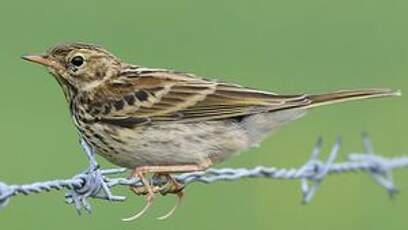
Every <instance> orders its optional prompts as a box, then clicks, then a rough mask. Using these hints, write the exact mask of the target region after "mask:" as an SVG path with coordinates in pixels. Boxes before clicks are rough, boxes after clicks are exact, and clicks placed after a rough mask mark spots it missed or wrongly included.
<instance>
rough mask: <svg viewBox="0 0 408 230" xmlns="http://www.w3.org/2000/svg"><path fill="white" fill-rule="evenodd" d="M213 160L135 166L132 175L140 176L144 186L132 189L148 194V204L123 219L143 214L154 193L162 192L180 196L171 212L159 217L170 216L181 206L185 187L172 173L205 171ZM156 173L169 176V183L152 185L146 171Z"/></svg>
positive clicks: (141, 193)
mask: <svg viewBox="0 0 408 230" xmlns="http://www.w3.org/2000/svg"><path fill="white" fill-rule="evenodd" d="M212 164H213V162H212V161H211V159H207V160H205V161H202V162H200V163H198V164H185V165H156V166H142V167H138V168H135V169H134V170H133V171H132V174H131V177H138V178H139V179H140V180H142V182H143V185H144V186H143V187H142V188H136V187H132V186H131V187H130V188H131V190H132V191H133V192H134V193H135V194H136V195H145V194H146V195H147V198H146V200H147V203H146V206H145V207H144V208H143V209H142V210H141V211H140V212H139V213H137V214H136V215H134V216H132V217H130V218H126V219H123V221H132V220H135V219H137V218H139V217H140V216H142V215H143V214H144V213H145V212H146V211H147V210H148V209H149V208H150V206H151V205H152V202H153V198H154V193H157V192H160V193H161V194H162V195H166V194H168V193H175V194H176V195H177V197H178V201H177V204H176V205H175V206H174V207H173V208H172V209H171V210H170V212H169V213H167V214H166V215H164V216H162V217H159V218H158V219H159V220H164V219H167V218H168V217H170V216H171V215H172V214H173V213H174V211H175V210H176V209H177V207H178V206H179V204H180V202H181V199H182V197H183V192H182V190H183V189H184V185H183V184H181V183H180V182H178V181H176V180H175V179H174V178H173V177H171V176H170V173H183V172H195V171H203V170H205V169H207V168H209V167H210V166H211V165H212ZM150 172H151V173H155V175H156V176H160V175H163V176H165V177H166V178H167V183H166V185H164V186H161V187H152V185H151V183H149V181H148V180H147V179H146V177H145V174H146V173H150Z"/></svg>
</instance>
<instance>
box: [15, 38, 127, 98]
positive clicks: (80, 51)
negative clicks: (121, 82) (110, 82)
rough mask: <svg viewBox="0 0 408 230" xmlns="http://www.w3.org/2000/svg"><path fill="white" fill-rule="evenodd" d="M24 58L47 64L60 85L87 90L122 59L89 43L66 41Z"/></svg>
mask: <svg viewBox="0 0 408 230" xmlns="http://www.w3.org/2000/svg"><path fill="white" fill-rule="evenodd" d="M22 58H23V59H25V60H28V61H31V62H34V63H38V64H41V65H43V66H45V67H47V68H48V70H49V71H50V72H51V74H52V75H54V76H55V77H56V79H57V80H58V82H59V83H60V84H61V86H62V87H72V88H73V89H74V90H77V91H86V90H89V89H92V88H93V87H95V86H98V85H99V84H100V83H101V82H103V81H104V80H106V79H109V78H111V77H113V76H116V75H117V74H118V72H119V71H120V67H121V61H120V60H119V59H118V58H117V57H115V56H114V55H113V54H111V53H110V52H108V51H107V50H105V49H103V48H101V47H99V46H96V45H90V44H84V43H69V44H62V45H58V46H56V47H54V48H51V49H50V50H49V51H48V52H47V53H46V54H42V55H25V56H22Z"/></svg>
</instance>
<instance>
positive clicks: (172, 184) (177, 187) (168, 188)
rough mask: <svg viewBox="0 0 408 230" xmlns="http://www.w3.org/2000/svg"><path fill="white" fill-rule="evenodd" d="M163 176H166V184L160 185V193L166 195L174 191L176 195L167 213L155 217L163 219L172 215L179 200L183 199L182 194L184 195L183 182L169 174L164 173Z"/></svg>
mask: <svg viewBox="0 0 408 230" xmlns="http://www.w3.org/2000/svg"><path fill="white" fill-rule="evenodd" d="M164 176H165V177H166V178H167V183H166V185H164V186H163V187H161V188H160V190H159V191H160V193H161V194H162V195H166V194H168V193H175V194H176V195H177V202H176V204H175V205H174V207H173V208H172V209H170V211H169V212H168V213H167V214H165V215H163V216H160V217H158V218H157V219H158V220H165V219H167V218H169V217H170V216H172V215H173V214H174V212H175V211H176V210H177V208H178V207H179V206H180V204H181V201H182V199H183V195H184V193H183V189H184V185H183V184H181V183H179V182H178V181H176V180H175V179H174V178H173V177H172V176H171V175H170V174H165V175H164Z"/></svg>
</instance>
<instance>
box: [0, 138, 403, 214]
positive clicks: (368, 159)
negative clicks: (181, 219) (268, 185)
mask: <svg viewBox="0 0 408 230" xmlns="http://www.w3.org/2000/svg"><path fill="white" fill-rule="evenodd" d="M340 145H341V141H340V139H338V140H337V141H336V143H335V144H334V145H333V147H332V149H331V151H330V154H329V156H328V158H327V159H326V160H325V161H322V160H319V156H320V154H321V152H322V139H321V138H319V140H318V141H317V143H316V145H315V146H314V148H313V151H312V154H311V157H310V159H309V160H308V161H307V162H306V163H305V164H304V165H303V166H302V167H300V168H275V167H263V166H258V167H255V168H252V169H247V168H237V169H231V168H224V169H208V170H206V171H203V172H193V173H184V174H179V175H177V176H175V179H176V181H177V182H179V183H181V184H183V185H185V186H186V185H188V184H191V183H205V184H210V183H213V182H217V181H236V180H239V179H243V178H268V179H285V180H300V181H301V191H302V194H303V202H304V203H308V202H310V201H311V200H312V198H313V196H314V195H315V193H316V191H317V190H318V188H319V187H320V185H321V183H322V181H323V179H324V178H325V177H326V176H328V175H333V174H339V173H346V172H368V173H370V174H371V176H372V177H373V179H374V181H375V182H376V183H377V184H379V185H380V186H382V187H384V188H385V189H386V191H387V192H388V193H389V195H390V196H394V195H395V194H396V193H397V191H398V190H397V189H396V187H395V184H394V180H393V176H392V170H393V169H396V168H405V167H408V156H406V155H405V156H400V157H393V158H385V157H382V156H379V155H376V154H375V152H374V149H373V146H372V143H371V141H370V139H369V137H368V136H367V135H363V147H364V152H363V153H351V154H348V158H347V160H346V161H344V162H335V161H336V159H337V156H338V152H339V150H340ZM81 146H82V147H83V149H84V152H85V153H86V154H87V157H88V159H89V163H90V166H89V168H88V169H87V170H85V171H84V172H81V173H79V174H77V175H75V176H74V177H72V178H70V179H65V180H60V179H57V180H51V181H44V182H36V183H31V184H23V185H7V184H6V183H3V182H0V209H2V208H4V207H5V206H6V205H7V204H8V202H9V201H10V199H11V198H12V197H14V196H17V195H30V194H34V193H41V192H50V191H52V190H62V189H65V190H67V193H66V195H65V199H66V201H67V202H68V203H69V204H73V206H74V207H75V209H76V210H77V211H78V213H81V210H85V211H87V212H89V213H91V211H92V209H91V205H90V203H89V200H90V198H97V199H103V200H108V201H124V200H125V199H126V197H125V196H116V195H113V194H112V191H111V188H113V187H115V186H134V187H139V188H141V187H143V183H142V181H141V180H139V179H138V178H123V177H111V176H114V175H118V174H121V173H123V172H125V171H126V169H125V168H115V169H100V168H99V165H98V163H97V162H96V160H95V157H94V151H93V150H92V149H91V148H90V147H89V145H88V144H87V143H86V142H85V141H84V140H81ZM167 180H168V179H166V178H161V177H154V178H152V179H151V183H152V185H153V186H158V187H160V186H163V185H166V184H167V182H168V181H167ZM162 194H163V195H165V194H166V191H164V192H162Z"/></svg>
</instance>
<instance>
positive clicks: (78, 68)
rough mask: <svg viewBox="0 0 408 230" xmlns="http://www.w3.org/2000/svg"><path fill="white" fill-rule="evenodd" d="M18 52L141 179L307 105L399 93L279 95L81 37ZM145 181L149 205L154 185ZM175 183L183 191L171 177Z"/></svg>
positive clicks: (232, 148) (233, 143)
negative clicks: (130, 60)
mask: <svg viewBox="0 0 408 230" xmlns="http://www.w3.org/2000/svg"><path fill="white" fill-rule="evenodd" d="M23 58H24V59H26V60H29V61H33V62H36V63H39V64H42V65H45V66H47V67H48V70H49V71H50V72H51V73H52V75H54V76H55V78H56V79H57V81H58V83H59V84H60V85H61V87H62V89H63V92H64V95H65V98H66V100H67V102H68V103H69V105H70V111H71V115H72V117H73V120H74V122H75V125H76V127H77V129H78V131H79V134H80V136H81V137H82V138H84V139H85V140H86V141H87V142H88V143H89V144H90V145H91V146H92V147H93V148H95V150H96V152H97V153H98V154H100V155H101V156H103V157H105V158H106V159H107V160H109V161H111V162H112V163H114V164H116V165H120V166H124V167H127V168H130V169H134V171H133V173H132V175H133V176H139V177H141V178H142V179H144V173H146V172H154V173H160V174H165V175H168V174H169V173H171V172H184V171H194V170H204V169H206V168H207V167H210V166H211V165H212V164H213V163H217V162H221V161H224V160H226V159H228V158H229V157H231V156H232V155H233V154H235V153H237V152H240V151H242V150H245V149H247V148H250V147H252V146H255V145H257V144H258V143H259V142H260V141H261V140H262V139H263V138H264V137H265V136H266V135H267V134H268V133H270V132H271V131H273V130H275V129H276V128H278V127H280V126H282V125H283V124H286V123H288V122H290V121H292V120H294V119H297V118H299V117H301V116H302V115H303V114H304V113H305V112H306V111H307V110H308V109H309V108H312V107H316V106H320V105H324V104H331V103H336V102H343V101H349V100H356V99H363V98H371V97H383V96H395V95H399V92H398V91H393V90H388V89H363V90H343V91H336V92H332V93H326V94H320V95H307V94H299V95H278V94H275V93H271V92H267V91H261V90H257V89H252V88H247V87H243V86H240V85H237V84H233V83H227V82H220V81H215V80H207V79H203V78H199V77H197V76H195V75H193V74H188V73H181V72H175V71H171V70H165V69H149V68H144V67H141V66H137V65H131V64H127V63H124V62H122V61H121V60H119V59H118V58H117V57H115V56H114V55H112V54H111V53H110V52H108V51H106V50H105V49H103V48H101V47H99V46H95V45H89V44H82V43H73V44H63V45H59V46H56V47H55V48H53V49H51V50H49V52H48V53H47V54H46V55H28V56H24V57H23ZM144 180H145V179H144ZM145 182H146V181H145ZM173 182H174V181H173ZM145 185H146V191H147V193H148V195H149V196H148V204H150V203H151V200H152V198H153V193H154V192H156V191H154V188H151V187H150V186H149V184H148V183H147V182H146V183H145ZM174 186H175V187H176V190H181V187H180V185H178V184H177V183H176V182H174ZM138 192H140V191H138ZM138 216H139V215H138Z"/></svg>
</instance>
